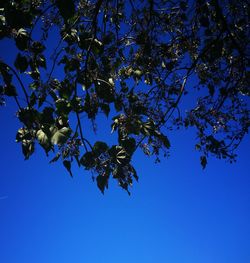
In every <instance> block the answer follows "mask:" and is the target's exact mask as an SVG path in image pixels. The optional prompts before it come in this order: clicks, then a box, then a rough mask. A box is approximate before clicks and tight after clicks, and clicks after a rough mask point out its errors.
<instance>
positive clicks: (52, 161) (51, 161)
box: [49, 153, 61, 163]
mask: <svg viewBox="0 0 250 263" xmlns="http://www.w3.org/2000/svg"><path fill="white" fill-rule="evenodd" d="M60 156H61V153H57V154H56V156H55V157H54V158H53V159H52V160H50V162H49V163H54V162H56V161H58V159H59V158H60Z"/></svg>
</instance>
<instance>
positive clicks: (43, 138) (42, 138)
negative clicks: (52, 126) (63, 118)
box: [36, 130, 51, 152]
mask: <svg viewBox="0 0 250 263" xmlns="http://www.w3.org/2000/svg"><path fill="white" fill-rule="evenodd" d="M36 137H37V140H38V141H39V143H40V145H41V146H42V147H43V148H44V149H45V151H46V152H48V151H49V150H50V149H51V144H50V141H49V138H48V136H47V135H46V133H45V132H44V131H43V130H38V131H37V133H36Z"/></svg>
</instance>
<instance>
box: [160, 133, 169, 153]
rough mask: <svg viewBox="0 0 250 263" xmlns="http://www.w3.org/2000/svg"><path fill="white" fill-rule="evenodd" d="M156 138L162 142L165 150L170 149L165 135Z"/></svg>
mask: <svg viewBox="0 0 250 263" xmlns="http://www.w3.org/2000/svg"><path fill="white" fill-rule="evenodd" d="M158 138H159V139H160V140H161V141H162V143H163V145H164V146H165V147H166V148H167V149H169V148H170V141H169V139H168V137H167V136H166V135H164V134H161V135H160V136H159V137H158Z"/></svg>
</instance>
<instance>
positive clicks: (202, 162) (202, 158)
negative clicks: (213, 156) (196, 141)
mask: <svg viewBox="0 0 250 263" xmlns="http://www.w3.org/2000/svg"><path fill="white" fill-rule="evenodd" d="M200 162H201V166H202V168H203V169H205V168H206V166H207V158H206V156H204V155H203V156H201V157H200Z"/></svg>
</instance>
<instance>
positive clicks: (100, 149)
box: [93, 141, 109, 156]
mask: <svg viewBox="0 0 250 263" xmlns="http://www.w3.org/2000/svg"><path fill="white" fill-rule="evenodd" d="M108 149H109V147H108V145H107V144H106V143H105V142H101V141H97V142H96V143H95V144H94V146H93V152H94V153H95V154H96V155H97V156H99V155H100V154H102V153H104V152H106V151H107V150H108Z"/></svg>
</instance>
